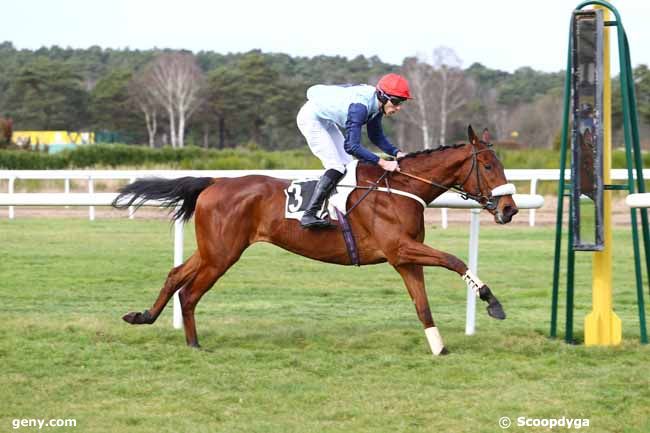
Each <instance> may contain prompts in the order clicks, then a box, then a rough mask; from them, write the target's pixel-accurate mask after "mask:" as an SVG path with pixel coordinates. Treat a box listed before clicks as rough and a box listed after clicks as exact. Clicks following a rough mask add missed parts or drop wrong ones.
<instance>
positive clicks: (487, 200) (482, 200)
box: [344, 144, 497, 216]
mask: <svg viewBox="0 0 650 433" xmlns="http://www.w3.org/2000/svg"><path fill="white" fill-rule="evenodd" d="M488 146H491V145H490V144H488ZM485 151H492V149H489V148H488V149H482V150H478V151H477V150H476V147H475V146H474V145H472V155H471V158H472V167H471V168H470V169H469V172H468V173H467V176H465V179H464V180H463V181H462V182H461V183H460V184H458V185H451V186H445V185H442V184H440V183H437V182H434V181H433V180H428V179H425V178H423V177H420V176H416V175H414V174H411V173H407V172H405V171H397V172H396V173H399V174H402V175H404V176H406V177H410V178H412V179H415V180H418V181H420V182H424V183H426V184H429V185H431V186H432V187H436V188H440V189H443V190H445V191H454V192H457V193H458V194H460V196H461V197H462V198H463V199H464V200H469V199H472V200H474V201H476V202H477V203H479V204H480V205H481V206H482V208H483V209H487V210H493V209H495V208H496V207H497V200H495V199H494V197H488V196H486V195H484V194H482V193H481V177H480V175H479V171H478V157H477V155H478V154H479V153H481V152H485ZM474 172H476V184H477V187H478V193H476V194H473V193H471V192H467V191H465V189H464V188H463V186H464V185H465V183H466V182H467V180H468V179H469V178H470V176H471V175H472V173H474ZM390 173H391V172H389V171H385V172H384V173H383V174H382V175H381V177H380V178H379V179H377V181H376V182H370V181H368V182H369V183H371V184H372V186H358V185H357V186H356V188H358V189H365V190H366V192H365V193H364V194H363V195H362V196H361V197H360V198H359V200H357V201H356V203H354V204H353V205H352V206H351V207H350V209H349V210H348V211H347V212H346V213H345V214H344V216H347V215H349V214H350V213H351V212H352V211H353V210H354V208H356V207H357V206H358V205H359V203H361V202H362V201H363V200H364V199H365V198H366V197H367V196H368V194H370V193H371V192H373V191H376V190H378V189H379V188H380V186H379V184H380V182H381V181H382V180H385V181H386V187H387V189H388V190H389V191H390V185H388V178H387V176H388V175H389V174H390Z"/></svg>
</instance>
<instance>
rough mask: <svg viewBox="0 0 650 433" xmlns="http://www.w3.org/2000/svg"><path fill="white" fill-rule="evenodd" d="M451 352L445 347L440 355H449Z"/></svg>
mask: <svg viewBox="0 0 650 433" xmlns="http://www.w3.org/2000/svg"><path fill="white" fill-rule="evenodd" d="M449 353H450V352H449V350H447V348H446V347H443V348H442V350H441V351H440V354H439V355H449Z"/></svg>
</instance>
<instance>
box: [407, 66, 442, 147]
mask: <svg viewBox="0 0 650 433" xmlns="http://www.w3.org/2000/svg"><path fill="white" fill-rule="evenodd" d="M402 71H403V74H404V75H405V76H406V78H407V79H408V80H409V83H410V87H411V94H412V96H413V98H414V99H413V100H412V101H409V103H408V104H406V105H405V108H404V114H405V116H404V117H405V120H406V121H407V122H409V123H411V124H413V125H415V126H416V127H417V128H418V129H419V131H420V133H421V135H422V147H424V148H425V149H431V147H433V143H434V141H435V140H434V139H433V133H434V129H435V128H434V125H435V113H436V106H435V105H433V104H431V102H432V101H433V100H434V99H433V98H434V97H435V95H434V92H433V81H432V78H433V75H434V71H433V68H432V67H431V65H428V64H426V63H424V62H421V61H419V60H418V58H416V57H411V58H408V59H406V60H405V61H404V65H403V66H402Z"/></svg>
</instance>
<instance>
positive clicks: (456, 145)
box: [399, 143, 467, 161]
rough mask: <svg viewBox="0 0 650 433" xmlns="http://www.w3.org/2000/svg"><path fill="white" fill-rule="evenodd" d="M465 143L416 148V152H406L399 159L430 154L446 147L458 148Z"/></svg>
mask: <svg viewBox="0 0 650 433" xmlns="http://www.w3.org/2000/svg"><path fill="white" fill-rule="evenodd" d="M466 144H467V143H458V144H443V145H441V146H438V147H436V148H434V149H425V150H418V151H417V152H411V153H407V154H406V155H405V156H403V157H401V158H400V159H399V160H400V161H401V160H403V159H406V158H416V157H418V156H420V155H430V154H432V153H434V152H440V151H443V150H447V149H458V148H459V147H463V146H465V145H466Z"/></svg>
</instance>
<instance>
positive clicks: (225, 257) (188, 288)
mask: <svg viewBox="0 0 650 433" xmlns="http://www.w3.org/2000/svg"><path fill="white" fill-rule="evenodd" d="M211 241H212V242H210V245H209V246H205V245H203V247H204V248H201V247H202V245H199V249H200V251H201V252H202V254H203V255H202V257H201V259H200V260H201V263H200V264H199V267H198V270H197V272H196V276H195V277H194V279H193V280H192V281H191V282H190V283H189V284H186V285H185V286H184V287H183V288H182V289H181V291H180V292H179V298H180V301H181V309H182V311H183V326H184V328H185V340H186V342H187V345H188V346H191V347H200V346H199V340H198V338H197V335H196V322H195V320H194V310H195V308H196V304H197V303H198V302H199V300H200V299H201V297H202V296H203V295H204V294H205V292H207V291H208V290H210V288H212V286H213V285H214V283H216V282H217V280H218V279H219V278H220V277H221V276H222V275H223V274H225V273H226V271H228V269H229V268H230V267H231V266H232V265H233V264H234V263H235V262H236V261H237V260H238V259H239V257H241V254H242V253H243V252H244V250H245V249H246V247H248V245H249V243H248V240H247V238H244V237H228V236H226V238H220V239H211ZM216 245H228V249H227V250H220V251H218V252H217V251H216ZM205 257H207V259H206V258H205Z"/></svg>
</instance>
